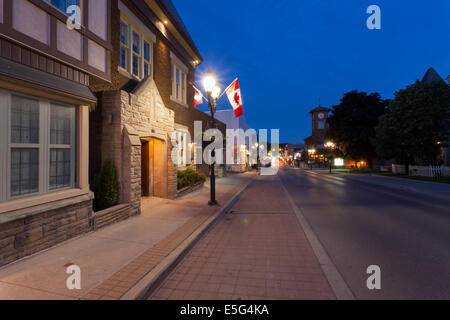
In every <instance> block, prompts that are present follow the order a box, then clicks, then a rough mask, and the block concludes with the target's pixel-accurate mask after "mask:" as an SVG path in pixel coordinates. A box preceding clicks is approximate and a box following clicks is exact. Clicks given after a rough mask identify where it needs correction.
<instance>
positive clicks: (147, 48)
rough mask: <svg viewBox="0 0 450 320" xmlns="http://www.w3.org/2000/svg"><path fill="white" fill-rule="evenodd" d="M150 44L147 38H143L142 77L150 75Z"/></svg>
mask: <svg viewBox="0 0 450 320" xmlns="http://www.w3.org/2000/svg"><path fill="white" fill-rule="evenodd" d="M151 48H152V47H151V44H150V42H148V41H147V40H144V77H147V76H149V75H151V70H152V64H151Z"/></svg>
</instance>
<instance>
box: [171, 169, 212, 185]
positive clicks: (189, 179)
mask: <svg viewBox="0 0 450 320" xmlns="http://www.w3.org/2000/svg"><path fill="white" fill-rule="evenodd" d="M205 181H206V176H205V175H204V174H202V173H199V172H197V171H195V170H193V169H187V170H185V171H178V190H180V189H183V188H186V187H193V186H195V185H197V184H200V183H204V182H205Z"/></svg>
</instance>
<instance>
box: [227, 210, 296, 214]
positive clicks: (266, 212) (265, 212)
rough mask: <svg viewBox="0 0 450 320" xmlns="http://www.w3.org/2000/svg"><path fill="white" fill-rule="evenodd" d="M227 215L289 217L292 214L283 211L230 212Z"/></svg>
mask: <svg viewBox="0 0 450 320" xmlns="http://www.w3.org/2000/svg"><path fill="white" fill-rule="evenodd" d="M229 214H232V215H254V214H261V215H277V214H280V215H291V214H294V213H293V212H287V211H286V212H284V211H230V212H229Z"/></svg>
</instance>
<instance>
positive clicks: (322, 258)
mask: <svg viewBox="0 0 450 320" xmlns="http://www.w3.org/2000/svg"><path fill="white" fill-rule="evenodd" d="M280 183H281V186H282V187H283V190H284V192H285V193H286V196H287V198H288V200H289V203H290V204H291V206H292V208H293V209H294V212H295V215H296V216H297V219H298V221H299V222H300V225H301V226H302V228H303V231H304V232H305V235H306V237H307V238H308V241H309V243H310V244H311V247H312V249H313V251H314V254H315V255H316V257H317V260H319V263H320V266H321V268H322V271H323V273H324V274H325V277H326V278H327V280H328V282H329V284H330V286H331V289H332V290H333V292H334V294H335V296H336V298H337V299H338V300H355V296H354V295H353V293H352V291H351V290H350V288H349V287H348V286H347V283H346V282H345V280H344V278H342V275H341V274H340V273H339V271H338V269H337V268H336V266H335V265H334V263H333V262H332V261H331V258H330V257H329V256H328V253H327V252H326V250H325V248H324V247H323V246H322V243H321V242H320V240H319V239H318V238H317V236H316V235H315V233H314V231H313V229H312V228H311V226H310V225H309V223H308V221H307V220H306V218H305V216H304V215H303V213H302V211H301V209H300V208H298V207H297V205H296V204H295V202H294V199H292V197H291V195H290V194H289V192H288V190H287V189H286V187H285V185H284V183H283V181H282V180H281V178H280Z"/></svg>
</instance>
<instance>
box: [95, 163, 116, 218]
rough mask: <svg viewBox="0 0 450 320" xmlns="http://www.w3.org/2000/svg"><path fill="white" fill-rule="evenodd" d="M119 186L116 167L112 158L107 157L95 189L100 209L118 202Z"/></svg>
mask: <svg viewBox="0 0 450 320" xmlns="http://www.w3.org/2000/svg"><path fill="white" fill-rule="evenodd" d="M118 194H119V186H118V183H117V179H116V169H115V168H114V163H113V161H112V160H110V159H106V160H105V162H104V163H103V166H102V169H101V170H100V175H99V179H98V183H97V188H96V190H95V201H96V207H97V209H98V210H103V209H107V208H110V207H112V206H114V205H116V204H117V202H118Z"/></svg>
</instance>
